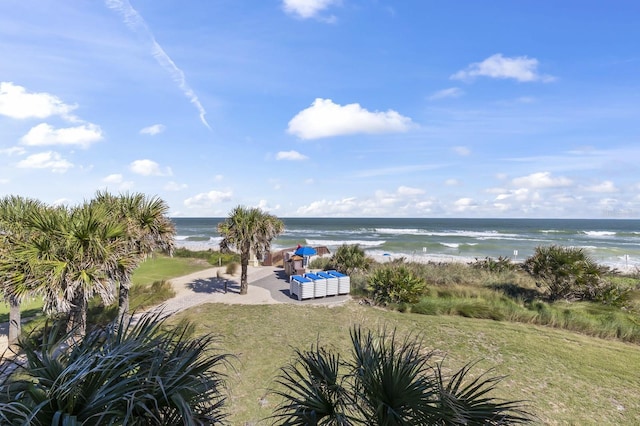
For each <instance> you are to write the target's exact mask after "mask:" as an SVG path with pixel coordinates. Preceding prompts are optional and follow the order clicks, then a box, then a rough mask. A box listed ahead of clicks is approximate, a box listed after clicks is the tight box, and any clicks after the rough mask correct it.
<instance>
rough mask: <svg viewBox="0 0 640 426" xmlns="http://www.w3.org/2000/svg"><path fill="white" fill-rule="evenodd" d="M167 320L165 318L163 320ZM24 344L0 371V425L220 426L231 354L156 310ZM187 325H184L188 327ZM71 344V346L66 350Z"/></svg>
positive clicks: (54, 331)
mask: <svg viewBox="0 0 640 426" xmlns="http://www.w3.org/2000/svg"><path fill="white" fill-rule="evenodd" d="M165 318H166V317H165ZM61 325H62V327H61V328H55V327H54V328H53V329H51V330H49V332H45V334H44V340H43V341H42V342H36V341H33V340H22V341H21V342H20V343H19V346H20V349H21V350H22V351H23V352H24V357H19V358H14V359H9V360H8V361H7V362H6V363H4V365H3V367H2V368H1V369H0V419H2V421H1V423H2V424H25V425H26V424H29V425H45V424H51V425H54V424H55V425H81V424H86V425H88V424H95V425H97V424H135V425H142V424H145V425H161V424H174V425H175V424H219V423H220V422H222V421H224V419H225V417H226V413H225V412H224V411H223V409H224V404H225V397H224V393H223V389H224V380H225V375H224V373H223V372H222V367H225V368H226V365H227V364H228V362H229V361H228V360H229V359H230V355H227V354H223V353H219V352H218V351H216V350H214V348H213V347H212V344H213V342H214V341H215V340H214V338H213V337H212V336H210V335H207V336H203V337H198V338H195V339H191V338H188V337H187V335H188V330H187V329H186V328H185V327H184V326H183V327H174V328H170V329H169V328H167V327H166V326H165V319H163V317H162V313H160V312H157V313H152V314H145V315H143V316H142V317H140V318H138V319H137V320H136V321H132V320H128V321H120V322H119V323H117V324H110V325H109V326H108V327H105V328H103V329H97V330H94V331H91V332H89V333H88V334H87V335H86V336H85V338H84V339H82V340H80V341H73V340H71V339H70V338H71V337H72V336H73V335H72V334H66V335H65V334H63V335H62V336H61V335H60V333H59V331H60V330H61V329H62V330H63V329H64V325H63V324H61ZM187 328H188V327H187ZM67 345H70V346H67Z"/></svg>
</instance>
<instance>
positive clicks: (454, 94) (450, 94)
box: [429, 87, 464, 101]
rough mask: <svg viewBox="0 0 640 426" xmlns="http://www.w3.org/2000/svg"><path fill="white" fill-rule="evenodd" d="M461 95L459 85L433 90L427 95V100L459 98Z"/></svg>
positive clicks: (462, 93) (462, 92) (462, 91)
mask: <svg viewBox="0 0 640 426" xmlns="http://www.w3.org/2000/svg"><path fill="white" fill-rule="evenodd" d="M462 95H464V90H462V89H460V88H459V87H450V88H448V89H443V90H439V91H437V92H435V93H434V94H433V95H431V96H429V100H430V101H437V100H438V99H446V98H459V97H460V96H462Z"/></svg>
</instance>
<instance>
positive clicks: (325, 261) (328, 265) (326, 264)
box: [309, 257, 335, 271]
mask: <svg viewBox="0 0 640 426" xmlns="http://www.w3.org/2000/svg"><path fill="white" fill-rule="evenodd" d="M309 268H310V269H322V270H323V271H326V270H328V269H335V266H333V262H332V261H331V258H330V257H316V258H314V259H313V260H312V261H311V262H309Z"/></svg>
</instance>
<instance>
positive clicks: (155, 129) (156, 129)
mask: <svg viewBox="0 0 640 426" xmlns="http://www.w3.org/2000/svg"><path fill="white" fill-rule="evenodd" d="M165 129H166V127H165V126H164V125H163V124H154V125H153V126H148V127H145V128H143V129H141V130H140V134H141V135H149V136H155V135H157V134H159V133H162V132H164V130H165Z"/></svg>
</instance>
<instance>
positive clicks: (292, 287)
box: [289, 275, 315, 300]
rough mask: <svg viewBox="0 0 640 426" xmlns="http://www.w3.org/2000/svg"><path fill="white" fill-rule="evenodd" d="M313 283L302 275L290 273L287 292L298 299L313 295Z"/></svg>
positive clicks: (308, 297) (310, 297)
mask: <svg viewBox="0 0 640 426" xmlns="http://www.w3.org/2000/svg"><path fill="white" fill-rule="evenodd" d="M314 287H315V286H314V283H313V281H311V280H310V279H308V278H305V277H303V276H302V275H292V276H291V278H290V279H289V294H290V295H291V296H293V297H295V298H296V299H298V300H303V299H312V298H313V297H314Z"/></svg>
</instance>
